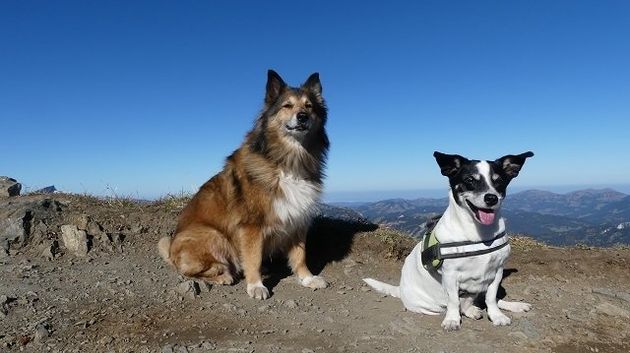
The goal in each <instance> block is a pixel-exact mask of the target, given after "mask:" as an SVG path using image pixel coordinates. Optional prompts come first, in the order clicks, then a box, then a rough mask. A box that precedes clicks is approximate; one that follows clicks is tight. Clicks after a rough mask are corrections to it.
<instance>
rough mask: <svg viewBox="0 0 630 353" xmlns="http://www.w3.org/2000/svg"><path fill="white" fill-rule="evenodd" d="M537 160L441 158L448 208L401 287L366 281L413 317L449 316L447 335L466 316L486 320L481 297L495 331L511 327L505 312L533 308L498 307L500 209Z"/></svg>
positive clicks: (504, 248)
mask: <svg viewBox="0 0 630 353" xmlns="http://www.w3.org/2000/svg"><path fill="white" fill-rule="evenodd" d="M533 155H534V154H533V153H532V152H526V153H522V154H519V155H507V156H504V157H501V158H499V159H497V160H495V161H478V160H468V159H466V158H464V157H462V156H459V155H450V154H444V153H440V152H435V153H434V154H433V156H434V157H435V159H436V160H437V163H438V165H439V166H440V169H441V171H442V175H444V176H446V177H448V180H449V183H450V192H449V205H448V208H447V209H446V211H445V212H444V214H443V215H442V216H441V218H440V219H439V220H438V221H437V224H435V226H434V227H433V228H432V230H431V231H429V232H427V234H426V235H425V236H424V238H423V240H422V241H421V242H420V243H418V245H416V247H415V248H414V249H413V251H412V252H411V254H409V256H407V258H406V259H405V264H404V265H403V268H402V272H401V276H400V285H399V286H392V285H389V284H386V283H383V282H379V281H377V280H374V279H371V278H365V279H364V281H365V282H366V283H367V284H368V285H370V286H371V287H373V288H374V289H376V290H377V291H379V292H382V293H386V294H389V295H391V296H394V297H397V298H400V299H401V300H402V302H403V304H404V305H405V307H406V308H407V309H408V310H410V311H414V312H419V313H423V314H429V315H438V314H440V313H442V312H444V310H446V316H445V318H444V321H442V327H443V328H444V329H445V330H447V331H452V330H458V329H459V328H460V325H461V314H460V313H462V314H464V315H465V316H467V317H469V318H473V319H480V318H481V317H482V312H481V309H480V308H479V307H477V306H475V299H476V298H477V296H478V295H482V294H483V293H485V304H486V307H487V310H488V317H489V318H490V320H491V321H492V323H493V324H494V325H497V326H499V325H500V326H503V325H509V324H510V323H511V320H510V318H509V317H507V316H506V315H505V314H503V313H502V312H501V310H500V309H503V310H508V311H512V312H524V311H528V310H530V309H531V305H530V304H527V303H522V302H508V301H504V300H499V301H497V291H498V289H499V285H500V283H501V279H502V278H503V266H504V264H505V262H506V260H507V258H508V256H509V255H510V245H509V243H508V238H507V236H506V235H505V221H504V219H503V218H502V217H501V215H500V210H501V203H502V201H503V199H504V198H505V192H506V188H507V186H508V184H509V183H510V181H511V180H512V179H514V178H515V177H516V176H518V173H519V171H520V170H521V168H522V167H523V164H525V160H526V159H527V158H529V157H532V156H533Z"/></svg>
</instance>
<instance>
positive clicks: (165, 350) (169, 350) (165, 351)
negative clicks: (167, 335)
mask: <svg viewBox="0 0 630 353" xmlns="http://www.w3.org/2000/svg"><path fill="white" fill-rule="evenodd" d="M161 352H162V353H175V351H173V346H172V345H170V344H167V345H166V346H164V347H162V350H161Z"/></svg>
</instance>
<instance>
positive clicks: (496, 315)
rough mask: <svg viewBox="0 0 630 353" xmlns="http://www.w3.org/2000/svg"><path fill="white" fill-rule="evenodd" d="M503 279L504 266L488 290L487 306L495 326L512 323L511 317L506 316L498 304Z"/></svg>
mask: <svg viewBox="0 0 630 353" xmlns="http://www.w3.org/2000/svg"><path fill="white" fill-rule="evenodd" d="M501 279H503V269H502V268H501V269H499V270H498V271H497V275H496V277H494V280H493V281H492V283H491V284H490V285H489V286H488V291H487V292H486V306H487V307H488V317H489V318H490V321H492V323H493V324H494V325H495V326H507V325H509V324H511V323H512V320H510V318H509V317H507V316H505V314H504V313H502V312H501V310H500V309H499V306H498V305H497V291H498V290H499V285H500V284H501Z"/></svg>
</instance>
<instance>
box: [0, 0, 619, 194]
mask: <svg viewBox="0 0 630 353" xmlns="http://www.w3.org/2000/svg"><path fill="white" fill-rule="evenodd" d="M629 18H630V3H629V2H627V1H553V2H552V1H474V2H473V1H408V2H398V1H389V2H387V3H385V2H366V1H344V2H341V1H329V2H328V1H318V2H305V1H292V2H288V1H271V2H264V3H263V2H253V1H252V2H241V1H146V2H143V1H76V2H70V1H54V2H53V1H14V0H9V1H2V2H0V51H1V52H2V54H0V123H1V126H2V130H3V136H2V137H1V138H0V151H2V157H1V159H0V175H9V176H12V177H15V178H17V179H19V180H20V181H22V183H23V184H24V185H25V186H27V187H28V188H29V189H36V188H38V187H43V186H47V185H51V184H54V185H56V186H57V187H58V188H59V189H62V190H65V191H71V192H80V193H83V192H87V193H91V194H97V195H110V194H112V193H113V192H115V193H117V194H119V195H131V196H137V197H157V196H160V195H164V194H166V193H177V192H179V191H182V190H183V191H186V192H188V191H194V190H196V188H198V187H199V185H201V184H202V183H203V182H204V181H205V180H207V179H208V178H209V177H210V176H212V175H213V174H215V173H216V172H218V171H219V170H220V168H221V167H222V165H223V160H224V158H225V156H227V155H228V154H229V153H230V152H232V151H233V150H234V149H235V148H237V147H238V145H239V144H240V143H241V141H242V138H243V136H244V135H245V133H246V131H247V130H248V129H249V128H250V127H251V125H252V122H253V120H254V118H255V117H256V115H257V113H258V112H259V110H260V108H261V106H262V99H263V93H264V85H265V80H266V70H267V69H269V68H273V69H275V70H277V71H278V72H279V73H280V74H281V75H282V76H283V77H284V79H285V80H286V81H287V82H289V83H290V84H292V85H298V84H299V83H301V82H302V81H304V80H305V79H306V77H307V76H308V75H309V74H310V73H312V72H315V71H317V72H319V73H320V77H321V80H322V84H323V88H324V96H325V97H326V99H327V101H328V105H329V124H328V132H329V136H330V139H331V143H332V146H331V152H330V155H329V162H328V169H327V174H328V177H327V179H326V189H327V191H328V192H329V193H330V194H331V195H342V192H350V193H349V194H343V195H351V194H352V193H355V194H356V193H373V192H375V191H387V190H389V191H392V190H393V191H401V192H402V191H404V190H419V189H420V190H433V189H445V188H446V180H444V179H443V177H442V176H441V175H440V174H439V169H438V168H437V166H436V164H435V161H434V160H433V157H432V153H433V151H434V150H440V151H443V152H447V153H459V154H462V155H465V156H469V157H473V158H482V159H494V158H497V157H499V156H502V155H504V154H509V153H520V152H524V151H527V150H532V151H534V152H535V153H536V156H535V157H534V158H533V159H531V160H529V161H528V163H527V165H526V166H525V169H524V170H523V173H521V176H520V177H519V179H518V180H517V182H516V184H517V185H516V187H519V188H526V187H542V186H545V187H546V188H551V189H554V188H556V189H560V188H562V187H565V188H566V187H567V186H572V185H579V186H583V185H595V186H606V185H615V186H617V185H621V187H623V185H628V184H630V178H629V175H630V162H629V161H628V159H627V157H626V155H627V153H628V151H629V150H630V148H629V147H630V142H629V141H630V139H629V138H628V133H629V131H630V122H629V121H630V119H629V118H630V65H629V64H628V63H630V40H628V38H630V21H629V20H628V19H629ZM347 198H352V197H351V196H347Z"/></svg>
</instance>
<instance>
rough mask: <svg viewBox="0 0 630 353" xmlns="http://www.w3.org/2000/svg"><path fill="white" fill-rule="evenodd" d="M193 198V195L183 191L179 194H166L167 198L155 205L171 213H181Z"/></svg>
mask: <svg viewBox="0 0 630 353" xmlns="http://www.w3.org/2000/svg"><path fill="white" fill-rule="evenodd" d="M191 198H192V194H191V193H186V192H183V191H181V192H180V193H178V194H166V196H162V197H160V198H159V199H158V200H156V201H155V202H154V203H153V204H154V205H155V206H158V207H163V208H165V209H167V210H169V211H180V210H181V209H183V208H184V206H186V204H187V203H188V202H189V201H190V199H191Z"/></svg>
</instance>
